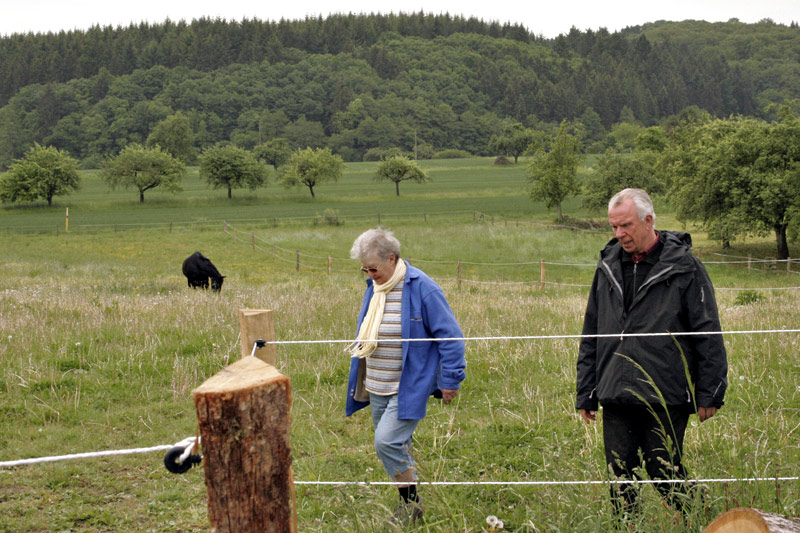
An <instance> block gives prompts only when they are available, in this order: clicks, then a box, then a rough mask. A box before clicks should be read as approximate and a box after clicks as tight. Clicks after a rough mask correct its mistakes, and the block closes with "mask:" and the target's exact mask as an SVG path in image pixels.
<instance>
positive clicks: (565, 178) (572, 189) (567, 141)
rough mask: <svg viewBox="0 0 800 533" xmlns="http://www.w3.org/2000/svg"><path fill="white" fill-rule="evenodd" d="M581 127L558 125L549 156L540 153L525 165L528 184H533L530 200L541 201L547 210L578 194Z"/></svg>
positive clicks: (559, 214) (561, 216) (566, 124)
mask: <svg viewBox="0 0 800 533" xmlns="http://www.w3.org/2000/svg"><path fill="white" fill-rule="evenodd" d="M581 136H582V131H581V129H580V127H578V126H576V125H574V124H570V123H569V122H567V121H566V120H565V121H563V122H562V123H561V127H560V128H559V130H558V134H557V135H556V138H555V139H554V140H553V145H552V147H551V148H550V151H549V152H545V151H544V150H543V149H540V150H538V151H537V152H536V155H535V156H534V157H533V160H532V161H531V162H530V163H529V164H528V170H527V173H528V180H529V181H531V182H533V187H532V188H531V199H533V200H542V201H544V202H545V205H546V206H547V208H548V209H550V208H551V207H556V208H558V218H559V220H561V219H562V218H563V214H562V213H561V202H563V201H564V200H565V199H566V198H567V197H568V196H574V195H576V194H577V193H578V190H579V189H578V163H580V160H581V155H580V151H581Z"/></svg>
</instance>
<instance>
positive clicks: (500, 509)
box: [0, 160, 800, 532]
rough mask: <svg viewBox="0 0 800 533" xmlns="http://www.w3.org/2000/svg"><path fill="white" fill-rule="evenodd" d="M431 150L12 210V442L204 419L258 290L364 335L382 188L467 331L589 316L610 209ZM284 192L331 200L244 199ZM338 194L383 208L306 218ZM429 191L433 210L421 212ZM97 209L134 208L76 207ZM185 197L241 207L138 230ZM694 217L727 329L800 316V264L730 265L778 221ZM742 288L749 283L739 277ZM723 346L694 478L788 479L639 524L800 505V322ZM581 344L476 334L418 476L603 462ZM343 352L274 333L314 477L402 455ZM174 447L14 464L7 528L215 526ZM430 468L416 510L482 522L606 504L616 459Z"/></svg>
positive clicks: (340, 512) (518, 526)
mask: <svg viewBox="0 0 800 533" xmlns="http://www.w3.org/2000/svg"><path fill="white" fill-rule="evenodd" d="M426 164H428V165H431V175H432V176H433V177H434V182H433V183H431V184H428V185H410V184H408V186H406V185H407V184H402V185H401V195H403V196H401V197H400V198H399V199H398V198H395V197H394V191H393V186H392V184H389V183H374V182H372V181H371V176H370V171H369V170H368V169H369V165H368V164H362V165H357V166H355V167H354V169H355V170H353V169H351V170H349V171H348V173H347V175H346V176H345V178H344V179H343V180H342V182H340V183H338V184H335V185H330V186H326V187H323V188H320V190H319V191H318V197H317V199H316V200H314V201H311V199H310V196H309V197H308V198H305V195H306V194H307V191H301V190H296V191H285V190H283V189H280V188H278V187H275V186H274V185H270V186H269V187H268V188H267V189H265V190H263V191H259V192H257V193H255V194H253V193H250V192H248V191H234V201H233V202H228V201H227V199H226V198H225V193H224V191H208V190H207V189H205V188H204V186H203V185H202V184H201V183H199V182H198V183H195V185H196V189H191V190H190V188H189V184H191V183H192V179H187V181H186V186H187V192H186V193H184V195H179V196H177V197H175V198H172V197H170V196H168V195H165V196H164V197H163V198H156V195H155V194H154V195H152V198H151V197H148V196H147V195H146V197H145V204H144V205H139V204H138V202H136V195H135V194H134V193H133V192H130V191H129V192H127V193H124V192H123V193H120V192H115V193H111V194H108V193H106V192H104V189H102V187H101V184H99V183H97V182H95V183H93V184H92V183H91V180H87V185H86V188H85V189H84V190H83V191H82V192H80V193H79V194H77V195H76V196H75V197H74V198H71V199H70V200H74V203H70V224H71V229H72V231H70V232H69V233H68V234H65V233H64V232H63V231H60V232H59V233H58V234H56V233H55V231H50V232H46V233H43V232H39V233H27V232H23V231H16V230H7V231H0V250H2V252H1V253H0V266H2V269H3V276H2V277H0V360H2V362H3V364H2V368H1V369H0V461H9V460H15V459H22V458H28V457H42V456H52V455H63V454H73V453H81V452H89V451H98V450H114V449H128V448H139V447H147V446H154V445H161V444H172V443H175V442H177V441H180V440H182V439H183V438H185V437H187V436H190V435H193V434H194V433H195V432H196V425H197V424H196V417H195V413H194V406H193V404H192V401H191V391H192V389H194V388H195V387H197V386H198V385H200V384H201V383H202V382H203V381H204V380H205V379H207V378H208V377H210V376H211V375H213V374H215V373H216V372H218V371H219V370H220V369H222V368H224V367H225V366H226V365H227V364H229V363H230V362H232V361H234V360H236V359H237V358H238V357H239V341H238V333H239V332H238V316H237V313H238V309H240V308H269V309H273V310H274V313H275V326H276V335H277V337H278V339H279V340H343V339H348V338H351V337H352V336H353V335H354V329H355V317H356V313H357V311H358V308H359V305H360V302H361V295H362V291H363V288H364V285H363V279H362V277H361V275H360V273H359V272H358V271H357V267H358V265H357V264H356V263H355V262H353V261H352V260H349V259H348V252H349V249H350V245H351V243H352V241H353V239H354V238H355V237H356V236H357V235H358V234H359V233H360V232H361V231H363V230H364V229H366V228H368V227H371V226H374V225H375V224H376V223H377V218H373V217H372V216H371V213H377V212H379V211H382V210H383V209H384V208H385V209H386V211H385V213H389V212H390V209H389V208H390V207H391V208H394V209H395V210H394V211H392V213H395V214H399V215H403V214H405V215H406V216H387V215H384V217H383V219H382V223H384V224H386V225H387V226H389V227H391V228H393V229H394V230H395V231H396V234H397V235H398V237H399V238H400V240H401V242H402V243H403V254H404V256H406V257H409V258H410V259H411V261H412V262H413V263H414V264H415V265H417V266H419V267H421V268H422V269H423V270H425V271H426V272H428V273H430V274H431V275H432V276H433V277H434V278H435V279H437V280H439V281H440V283H441V285H442V287H443V288H444V290H445V293H446V294H447V297H448V300H449V302H450V304H451V306H452V307H453V310H454V312H455V314H456V316H457V318H458V319H459V322H460V324H461V325H462V328H463V330H464V334H465V335H466V336H470V337H472V336H482V337H485V336H493V337H508V336H536V335H574V334H577V333H579V332H580V327H581V322H582V314H583V310H584V307H585V303H586V296H587V290H588V289H587V288H586V287H585V286H584V285H588V284H589V283H590V282H591V277H592V273H593V267H592V265H593V264H594V263H595V262H596V259H597V253H598V251H599V250H600V249H601V248H602V246H603V245H604V244H605V242H606V241H607V239H608V237H609V235H608V233H607V232H605V230H604V229H602V228H601V229H600V230H599V232H591V231H579V230H574V229H565V228H560V227H555V226H553V225H552V222H553V214H552V213H547V212H546V211H544V210H543V209H542V207H541V206H540V205H537V204H533V203H531V202H530V200H528V198H527V196H526V194H525V190H524V189H525V180H524V176H523V173H522V172H521V171H520V169H519V167H517V168H502V169H494V168H493V167H491V166H490V165H489V163H488V162H487V161H483V162H482V163H481V160H464V161H447V162H444V161H431V162H426ZM473 165H474V166H473ZM434 168H437V169H438V170H439V171H441V174H436V173H434V172H433V169H434ZM487 168H488V169H490V170H491V171H492V172H495V170H496V172H497V177H496V178H492V179H493V180H494V181H492V183H493V184H495V185H497V184H498V183H502V184H503V185H502V186H496V187H493V186H490V185H489V184H484V185H482V184H481V183H482V181H481V180H482V179H483V181H484V182H487V181H489V179H490V178H488V177H486V176H487V175H488V171H487V170H486V169H487ZM448 169H449V170H448ZM459 169H460V170H459ZM481 169H483V170H481ZM356 170H358V171H360V172H361V174H360V175H359V174H358V172H355V171H356ZM437 176H438V177H437ZM459 176H461V178H459ZM481 176H484V177H483V178H481ZM467 177H468V178H469V179H467ZM448 180H451V181H448ZM448 183H450V185H449V187H450V188H451V189H448V185H447V184H448ZM462 185H463V187H461V186H462ZM359 189H362V193H363V199H359V198H360V196H359ZM273 194H274V195H276V196H275V197H273V196H272V195H273ZM461 194H463V196H459V195H461ZM372 195H374V196H372ZM278 197H280V198H281V200H280V201H279V200H278ZM327 197H330V199H327ZM151 200H152V202H151ZM59 202H62V200H59ZM326 202H329V203H326ZM426 202H427V203H426ZM470 202H474V205H476V206H477V205H485V206H494V207H493V208H491V209H490V208H488V207H484V208H477V207H476V208H475V210H480V211H481V212H482V213H486V215H484V216H483V217H481V216H476V215H475V214H474V213H473V212H472V211H473V208H472V207H469V205H473V204H471V203H470ZM420 203H421V204H422V205H423V207H422V208H419V207H418V206H419V205H420ZM65 205H66V202H65V203H60V205H59V206H57V207H53V208H51V209H48V208H45V207H33V206H27V207H14V208H8V207H7V206H6V207H4V208H3V210H2V215H0V219H2V221H3V222H2V223H0V225H2V226H16V227H20V226H26V225H37V224H36V223H37V222H39V218H40V217H41V218H43V219H46V220H50V221H51V222H52V224H60V223H63V208H64V207H65ZM229 205H230V206H231V207H227V206H229ZM265 205H266V206H269V209H274V210H279V211H280V212H281V213H284V214H285V215H286V216H287V217H290V216H309V217H312V218H308V219H300V220H295V221H294V222H291V223H290V222H287V221H282V222H279V223H277V224H273V223H272V221H270V220H264V218H265V217H261V216H251V215H252V214H253V213H258V212H259V210H263V209H265V208H264V206H265ZM569 205H570V207H568V208H567V209H566V213H567V214H569V215H570V216H571V217H573V218H582V217H585V216H586V215H587V214H586V213H583V214H581V211H580V210H579V208H578V206H579V200H574V201H571V202H570V204H569ZM345 206H347V207H345ZM323 207H331V208H334V209H337V210H339V211H340V214H342V215H351V214H352V215H357V214H368V215H370V216H367V217H363V218H356V217H352V218H345V219H344V223H343V224H340V225H328V224H327V223H325V222H324V221H316V220H315V219H314V218H313V217H315V216H317V215H318V213H319V212H320V211H322V209H323ZM373 207H374V210H373ZM657 207H658V206H657ZM428 208H430V210H429V212H430V213H440V214H437V215H431V216H429V217H428V218H427V219H426V218H424V217H423V216H416V215H414V216H411V215H409V214H410V213H425V212H428ZM225 209H229V210H228V211H225ZM220 212H225V213H229V215H230V216H229V215H228V214H225V215H223V216H219V213H220ZM203 213H207V214H203ZM275 216H276V217H277V216H278V215H277V214H276V215H275ZM47 217H51V218H49V219H48V218H47ZM59 217H61V218H59ZM73 217H75V218H73ZM81 217H87V218H86V219H84V220H88V221H91V222H87V223H96V224H100V223H103V224H106V223H108V224H119V225H120V227H119V228H117V231H114V229H113V226H111V227H104V228H94V229H91V228H79V227H78V225H79V224H81V222H78V220H79V219H81ZM192 217H194V219H196V220H197V221H201V220H204V219H205V220H220V219H228V220H229V222H228V224H227V226H225V225H223V224H222V223H209V224H207V225H202V224H196V225H195V226H194V227H193V226H192V225H175V227H173V228H171V229H170V228H169V227H168V226H165V225H161V226H156V227H141V228H139V229H138V230H136V231H133V230H130V231H121V230H122V229H126V228H127V229H130V227H123V226H122V225H123V224H129V223H134V222H137V221H139V222H157V221H173V222H177V221H191V220H193V218H192ZM251 218H253V219H257V220H248V219H251ZM598 219H600V217H599V216H598ZM11 221H13V223H12V222H11ZM51 222H48V224H49V223H51ZM73 224H74V225H76V226H74V227H73ZM659 226H660V227H662V228H669V227H676V228H677V227H678V226H677V225H676V224H675V221H674V219H673V218H672V217H671V216H670V215H669V213H668V212H663V214H662V213H659ZM226 229H227V231H225V230H226ZM695 239H696V243H697V244H698V246H700V247H701V248H702V251H701V253H702V257H703V258H704V260H706V261H708V263H709V264H708V270H709V272H710V274H711V277H712V280H713V281H714V283H715V285H716V287H717V298H718V301H719V305H720V313H721V319H722V325H723V329H725V330H728V331H743V330H756V329H759V330H761V329H796V328H797V327H798V324H800V309H798V306H797V296H798V292H799V291H798V290H797V289H794V290H778V288H780V287H792V286H800V279H798V278H799V277H800V275H799V274H797V273H795V272H787V270H786V266H785V263H778V264H772V263H754V264H752V265H750V266H751V268H750V269H748V267H747V265H746V263H737V264H714V262H715V261H722V260H729V261H735V260H737V258H736V257H730V256H737V257H747V256H748V255H752V256H753V257H768V256H769V254H770V253H772V251H773V248H774V245H773V243H772V242H771V241H770V240H769V239H763V240H760V241H757V242H747V243H740V244H737V245H736V247H735V248H734V249H732V250H725V251H724V253H725V254H728V256H722V255H717V254H719V253H722V250H720V249H719V248H717V247H715V245H714V244H713V243H711V242H709V241H708V240H707V239H706V238H705V236H704V235H702V234H697V235H695ZM195 250H200V251H202V252H203V253H205V254H206V255H208V256H209V257H210V258H211V259H212V260H213V261H214V263H215V264H216V265H217V266H218V267H219V269H220V271H221V272H222V273H223V274H224V275H226V276H228V277H227V278H226V280H225V285H224V287H223V290H222V292H221V293H220V294H218V295H215V294H210V293H208V292H203V291H193V290H190V289H188V288H187V287H186V281H185V278H184V277H183V276H182V274H181V272H180V265H181V262H182V260H183V259H184V258H185V257H186V256H188V255H189V254H190V253H192V252H193V251H195ZM297 252H300V266H299V270H298V267H297ZM328 256H330V257H331V269H332V271H331V273H330V274H329V273H328V272H327V264H328ZM542 259H544V260H545V261H546V281H547V284H546V285H545V287H544V289H541V288H540V260H542ZM458 261H461V263H462V264H461V283H460V284H459V281H458V280H459V278H458V276H459V274H458ZM741 289H749V291H750V292H747V293H746V295H747V296H746V297H742V294H743V293H745V291H743V290H741ZM726 345H727V347H728V350H729V365H730V369H729V381H730V384H729V393H728V396H727V398H726V405H725V407H724V408H723V409H722V410H721V411H720V413H719V415H718V416H717V417H715V418H713V419H711V420H710V421H708V422H706V423H704V424H702V425H700V424H698V423H697V420H696V418H693V420H692V421H691V422H690V427H689V430H688V432H687V438H686V463H687V466H688V467H689V469H690V472H691V474H692V475H693V476H695V477H697V478H704V479H709V478H714V479H719V478H751V477H759V478H768V479H769V480H768V481H757V482H736V481H733V482H726V483H706V484H704V485H703V486H702V487H701V488H702V491H701V492H702V494H703V499H702V501H699V500H698V501H695V502H692V503H691V505H690V512H689V515H688V524H687V525H686V526H685V527H684V526H683V525H681V520H680V518H679V517H677V516H676V515H675V514H674V513H673V512H672V511H671V510H670V509H668V508H666V507H664V506H663V505H662V503H661V500H660V499H659V498H658V497H657V496H656V495H655V492H654V491H653V490H651V488H650V487H645V490H644V511H643V514H642V516H641V517H640V519H638V520H635V521H633V523H631V524H630V528H629V529H628V530H631V531H642V532H645V531H647V532H649V531H684V530H685V531H699V530H701V528H702V527H704V526H705V525H707V524H708V523H709V522H710V521H711V520H712V519H713V518H714V517H715V516H717V515H718V514H719V513H721V512H723V511H725V510H727V509H730V508H733V507H737V506H752V507H757V508H760V509H763V510H767V511H771V512H776V513H780V514H784V515H790V516H797V515H800V482H797V481H776V480H775V478H776V477H789V476H796V475H797V474H798V465H800V446H798V444H797V443H798V442H800V433H799V432H800V355H799V354H798V334H794V333H791V334H790V333H786V334H780V333H778V334H741V335H733V334H732V335H728V336H727V337H726ZM577 346H578V341H577V340H576V339H563V338H562V339H526V340H491V341H488V340H481V341H468V342H467V360H468V368H467V375H468V377H467V380H466V381H465V382H464V384H463V388H462V391H461V394H460V395H459V397H458V399H457V400H456V401H455V402H454V403H453V404H451V405H449V406H443V405H441V404H439V403H438V402H435V401H431V403H430V404H429V412H428V417H427V418H426V419H425V420H424V421H423V422H422V423H421V424H420V427H419V429H418V431H417V433H416V435H415V437H416V440H415V445H414V446H415V454H416V456H417V459H418V462H419V466H420V477H421V479H422V481H458V482H488V481H492V482H518V481H585V480H603V479H605V471H604V466H603V462H604V461H603V455H602V449H601V442H602V434H601V425H592V426H588V425H585V424H583V423H582V422H581V421H580V420H579V417H578V415H577V414H576V413H575V411H574V409H573V403H574V387H575V385H574V380H575V359H576V355H577ZM348 366H349V358H348V356H347V354H345V353H344V352H343V345H342V344H336V343H323V344H305V345H302V344H301V345H283V346H280V347H279V349H278V367H279V370H280V371H282V372H283V373H285V374H287V375H288V376H290V378H291V379H292V393H293V405H292V420H293V422H292V452H293V460H294V463H293V469H294V475H295V479H296V480H298V481H315V480H320V481H384V480H385V479H384V478H385V474H384V473H383V472H382V469H381V467H380V463H379V461H378V460H377V458H376V457H375V454H374V451H373V449H372V444H371V423H370V420H369V416H368V412H366V411H364V412H360V413H358V414H356V415H355V416H353V417H350V418H346V417H345V416H344V394H345V385H346V378H347V369H348ZM162 460H163V454H162V453H149V454H139V455H130V456H118V457H104V458H95V459H81V460H73V461H64V462H55V463H46V464H37V465H29V466H20V467H11V468H0V530H3V531H98V532H99V531H159V532H160V531H164V532H173V531H206V530H208V519H207V515H206V492H205V486H204V477H203V471H202V467H198V468H194V469H192V470H191V471H190V472H188V473H186V474H184V475H173V474H169V473H168V472H167V471H166V469H165V468H164V467H163V464H162ZM296 488H297V509H298V519H299V528H300V531H342V530H350V531H392V528H391V527H390V526H389V525H388V523H387V522H386V518H387V517H388V516H389V515H390V514H391V510H392V509H393V507H394V505H395V503H396V491H395V489H393V488H391V487H386V486H376V485H373V486H353V485H339V486H327V485H297V487H296ZM420 490H421V494H422V498H423V500H424V505H425V507H426V520H425V521H424V522H423V523H422V524H420V525H418V527H416V528H414V530H416V531H486V530H487V528H488V526H487V524H486V517H487V516H488V515H496V516H498V517H499V518H500V519H502V520H503V522H504V525H505V530H507V531H598V532H599V531H609V530H610V529H611V528H612V517H611V513H610V505H609V504H608V498H607V492H608V487H607V486H605V485H602V484H600V485H548V486H525V485H513V484H507V485H455V486H451V485H445V486H432V487H431V486H423V487H422V488H421V489H420Z"/></svg>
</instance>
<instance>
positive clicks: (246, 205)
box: [0, 156, 594, 232]
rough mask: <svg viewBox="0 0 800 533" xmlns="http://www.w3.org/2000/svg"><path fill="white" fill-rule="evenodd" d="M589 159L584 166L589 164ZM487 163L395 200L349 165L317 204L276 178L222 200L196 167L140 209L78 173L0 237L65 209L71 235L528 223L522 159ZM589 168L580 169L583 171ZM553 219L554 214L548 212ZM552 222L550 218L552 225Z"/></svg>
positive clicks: (57, 218)
mask: <svg viewBox="0 0 800 533" xmlns="http://www.w3.org/2000/svg"><path fill="white" fill-rule="evenodd" d="M593 158H594V156H590V157H589V158H588V159H587V163H586V165H589V164H591V162H592V161H593ZM492 161H493V159H491V158H470V159H451V160H426V161H420V166H421V167H422V168H423V169H425V170H426V171H427V172H428V174H429V176H430V178H431V180H432V181H431V182H429V183H426V184H417V183H401V184H400V197H397V196H396V195H395V190H394V184H393V183H391V182H376V181H375V180H374V176H375V168H376V166H377V163H347V164H346V165H345V172H344V175H343V176H342V179H341V180H339V181H338V182H336V183H325V184H321V185H318V186H317V187H315V188H314V192H315V194H316V198H311V194H310V193H309V191H308V188H306V187H295V188H292V189H286V188H284V187H282V186H281V185H278V184H276V183H275V181H274V180H275V172H274V170H272V169H271V167H270V177H269V178H268V185H267V186H266V187H265V188H262V189H257V190H256V191H250V190H248V189H234V190H233V198H232V199H231V200H228V198H227V190H223V189H218V190H213V189H210V188H209V187H208V185H207V184H206V182H205V181H203V180H201V179H200V178H199V177H198V168H197V167H190V168H189V169H188V171H187V175H186V176H185V177H184V179H183V181H182V187H183V189H184V190H183V192H180V193H175V194H173V193H169V192H161V191H159V190H158V189H153V190H151V191H147V192H145V201H144V203H143V204H140V203H139V199H138V192H137V191H136V190H130V189H129V190H114V191H109V189H108V187H107V186H106V184H105V183H104V182H103V181H102V180H101V179H100V177H99V174H98V172H97V171H83V172H82V176H83V188H82V189H81V190H80V191H78V192H76V193H74V194H72V195H70V196H61V197H56V198H55V200H54V206H53V207H52V208H47V206H46V203H45V202H40V203H37V204H22V205H14V204H2V205H0V231H3V230H6V231H8V230H9V229H12V230H15V231H37V230H38V231H53V232H55V231H56V228H57V227H58V228H59V229H60V230H63V229H64V225H65V211H66V208H67V207H68V208H69V216H70V219H69V223H70V229H72V230H73V231H76V230H81V229H83V230H86V229H89V228H86V227H85V226H91V225H98V224H103V225H108V224H120V223H122V222H125V223H128V224H152V223H170V222H172V223H176V224H178V223H186V222H199V223H202V222H204V221H209V220H225V219H261V220H272V219H275V218H277V219H287V218H295V217H316V216H318V215H320V214H322V213H323V212H324V211H325V210H326V209H333V210H335V211H336V212H337V213H338V214H339V215H340V216H342V217H352V216H363V215H366V214H369V215H373V214H374V215H376V219H377V215H378V214H382V215H384V216H385V215H391V214H409V213H419V216H420V217H422V216H423V214H424V213H426V212H427V213H436V212H450V211H454V210H459V211H481V212H486V213H489V214H492V215H501V214H502V215H506V216H531V215H532V214H533V213H536V212H541V211H542V208H541V205H537V204H535V203H533V202H531V201H530V199H529V198H528V193H527V190H528V188H529V185H528V182H527V179H526V177H525V160H524V159H520V163H519V164H517V165H509V166H495V165H493V164H492ZM586 171H587V167H584V168H583V169H582V172H586ZM579 205H580V204H579V202H578V201H575V200H570V201H569V202H567V204H566V206H565V213H567V214H570V215H573V216H574V215H575V213H576V211H577V210H578V208H579ZM553 213H554V212H553ZM554 216H555V215H554V214H553V215H552V216H551V218H553V217H554Z"/></svg>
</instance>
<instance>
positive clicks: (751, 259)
mask: <svg viewBox="0 0 800 533" xmlns="http://www.w3.org/2000/svg"><path fill="white" fill-rule="evenodd" d="M752 261H753V254H747V270H750V269H751V268H753V265H752Z"/></svg>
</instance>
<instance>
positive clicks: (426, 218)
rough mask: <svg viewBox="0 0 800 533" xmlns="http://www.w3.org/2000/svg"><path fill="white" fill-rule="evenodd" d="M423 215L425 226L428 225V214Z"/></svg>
mask: <svg viewBox="0 0 800 533" xmlns="http://www.w3.org/2000/svg"><path fill="white" fill-rule="evenodd" d="M423 215H424V217H425V223H426V224H427V223H428V213H423Z"/></svg>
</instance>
